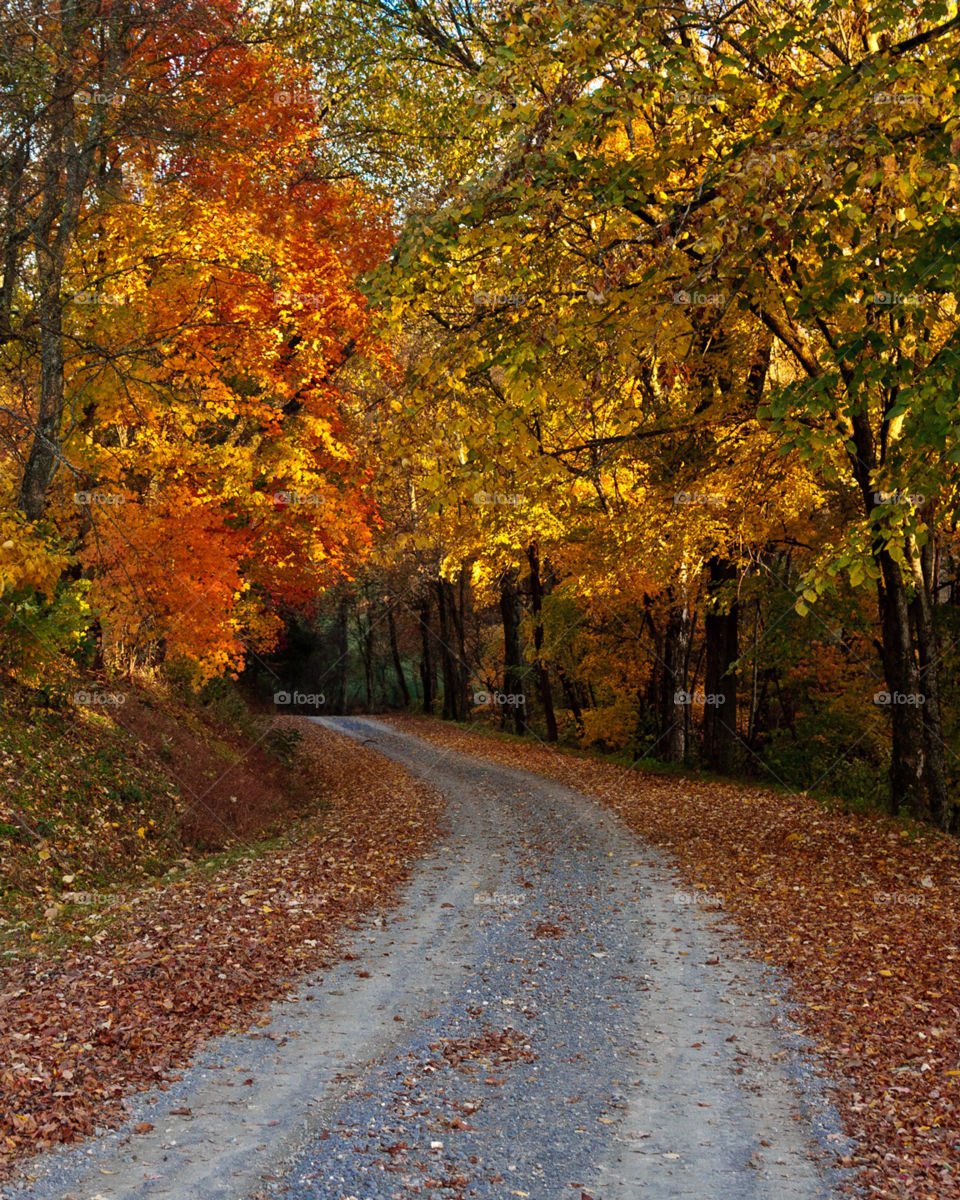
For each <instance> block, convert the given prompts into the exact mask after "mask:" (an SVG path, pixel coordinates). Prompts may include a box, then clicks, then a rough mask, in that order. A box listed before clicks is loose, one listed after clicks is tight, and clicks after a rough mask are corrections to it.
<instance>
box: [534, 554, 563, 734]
mask: <svg viewBox="0 0 960 1200" xmlns="http://www.w3.org/2000/svg"><path fill="white" fill-rule="evenodd" d="M527 561H528V562H529V563H530V603H531V606H532V608H533V620H534V625H533V645H534V649H535V650H536V652H537V657H536V671H537V683H538V685H539V690H540V703H541V704H542V705H543V719H544V722H545V724H546V727H547V741H548V742H555V741H556V740H557V715H556V713H555V712H554V710H553V691H552V689H551V687H550V671H549V669H548V668H547V664H546V663H545V662H544V660H543V583H542V581H541V579H540V553H539V550H538V548H537V544H536V542H531V543H530V545H529V546H528V547H527Z"/></svg>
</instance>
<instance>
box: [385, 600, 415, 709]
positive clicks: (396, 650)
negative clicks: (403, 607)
mask: <svg viewBox="0 0 960 1200" xmlns="http://www.w3.org/2000/svg"><path fill="white" fill-rule="evenodd" d="M387 628H388V631H389V633H390V655H391V657H392V658H393V669H394V670H395V671H396V673H397V683H398V684H399V685H400V698H401V700H402V701H403V707H404V708H409V707H410V689H409V688H408V687H407V677H406V675H405V674H404V671H403V660H402V659H401V658H400V647H399V646H398V645H397V622H396V621H395V620H394V616H393V605H392V604H391V605H390V607H389V608H388V609H387Z"/></svg>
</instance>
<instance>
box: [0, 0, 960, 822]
mask: <svg viewBox="0 0 960 1200" xmlns="http://www.w3.org/2000/svg"><path fill="white" fill-rule="evenodd" d="M0 20H2V34H3V38H4V54H3V65H2V68H0V69H2V72H3V76H2V79H0V105H2V109H3V115H2V118H0V119H2V123H3V149H2V158H0V213H2V217H0V221H2V243H3V244H2V249H0V262H2V264H3V282H2V285H0V314H2V319H0V328H2V331H3V339H2V353H3V364H2V373H0V386H2V388H3V396H2V398H0V418H2V421H0V482H2V486H3V492H2V502H3V507H2V511H0V521H2V523H3V529H2V530H0V534H2V541H0V587H2V588H3V592H2V596H0V601H2V604H3V610H2V611H3V614H4V616H3V629H2V639H3V646H2V652H3V655H4V658H5V660H6V662H7V663H8V664H10V669H11V670H16V671H18V672H19V673H20V674H22V675H24V676H26V675H27V674H29V673H30V672H33V674H34V676H35V677H36V678H38V679H39V678H41V677H42V676H43V673H44V672H45V671H46V672H49V670H50V669H51V668H50V666H49V664H50V661H51V659H52V657H53V656H57V657H58V661H59V660H62V659H63V658H64V656H67V657H69V659H70V660H71V661H72V662H73V663H74V664H76V666H77V667H78V669H89V670H106V671H108V672H119V673H122V672H129V671H139V672H152V673H157V674H166V675H171V674H172V675H175V676H179V677H185V678H188V679H190V680H192V681H193V682H194V683H195V685H196V686H203V684H204V683H205V682H207V681H209V680H212V679H215V678H217V677H220V676H223V675H239V676H241V678H242V679H243V680H244V682H247V683H251V684H254V685H257V686H260V687H261V688H262V689H263V690H264V692H265V694H267V695H269V694H270V693H271V692H272V693H273V695H274V696H280V697H281V698H285V697H287V696H288V695H289V694H290V692H291V689H293V690H294V691H296V690H297V689H300V691H302V692H303V693H304V694H305V695H310V696H313V697H315V698H316V697H319V696H322V697H323V700H322V704H323V705H324V706H325V707H326V708H327V710H331V709H332V710H334V711H338V710H346V709H350V708H354V709H357V708H359V709H368V710H369V709H372V710H379V709H381V708H385V707H399V708H408V707H409V708H421V709H423V710H425V711H428V712H431V713H434V714H436V715H439V716H444V717H447V718H448V719H453V720H462V721H488V722H492V723H496V724H500V725H501V726H504V727H507V728H509V729H511V730H513V731H515V732H518V733H528V734H529V735H530V736H535V737H538V738H541V739H543V740H545V741H548V742H552V741H565V742H571V743H575V744H579V745H582V746H596V747H599V748H601V749H605V750H611V751H617V752H621V753H623V754H624V755H626V756H627V759H628V761H632V760H633V759H642V760H646V759H649V758H654V759H658V760H661V761H663V762H665V763H686V764H688V765H700V766H705V767H708V768H710V769H713V770H718V771H725V772H736V773H738V774H742V773H751V774H753V775H755V776H757V777H758V778H761V779H763V780H764V781H765V782H775V783H779V784H781V785H784V786H787V787H802V788H809V789H813V790H819V791H823V792H825V793H828V794H834V795H841V796H844V797H846V798H848V799H850V800H852V801H864V800H865V801H867V802H879V803H882V804H884V805H885V806H887V807H889V808H890V809H891V810H892V811H894V812H900V811H902V812H905V813H906V814H908V815H911V816H913V817H917V818H920V819H923V820H928V821H932V822H934V823H936V824H938V825H940V826H941V827H944V828H954V827H955V826H956V824H957V811H958V804H960V791H958V778H960V772H958V765H960V758H958V755H960V730H958V728H957V724H958V716H960V712H958V705H957V699H956V693H957V688H956V684H957V675H958V669H960V663H958V660H957V653H956V639H957V634H958V631H960V605H958V599H960V591H958V576H957V567H958V558H960V546H958V538H957V480H958V464H960V440H958V432H960V404H958V387H957V377H958V363H960V358H958V354H960V339H958V314H957V302H956V297H957V263H958V255H960V249H958V247H960V227H958V226H960V217H958V206H957V199H958V182H960V129H958V112H960V107H958V105H957V86H958V63H960V41H958V35H960V17H958V14H957V8H956V3H955V0H950V2H943V0H933V2H929V3H928V2H921V3H917V4H914V5H911V6H909V7H906V8H905V7H903V6H901V5H898V4H896V3H892V2H887V0H881V2H880V3H871V4H867V3H866V2H865V0H840V3H835V2H834V3H825V2H823V3H821V2H814V0H803V2H801V3H789V4H786V3H779V2H776V0H775V2H773V3H770V2H769V0H765V2H764V3H760V2H759V0H746V2H744V3H737V4H723V3H717V4H714V3H709V4H705V5H693V4H686V3H682V2H681V3H679V4H653V5H647V6H640V5H624V4H619V3H611V2H608V0H577V2H575V3H574V2H561V0H545V2H544V3H528V4H520V5H514V4H504V3H477V2H474V0H423V2H422V3H418V4H407V3H402V4H398V3H395V2H394V0H336V2H334V0H315V2H314V3H309V4H306V5H304V4H298V5H289V6H287V5H283V4H280V5H276V6H267V7H264V6H250V7H249V8H245V7H244V6H243V5H242V4H237V3H234V2H232V0H231V2H230V3H226V2H222V3H220V2H217V3H213V4H211V3H206V2H204V3H201V4H197V5H190V4H188V5H184V4H179V3H178V4H169V5H164V4H162V3H149V4H133V5H131V4H127V5H123V6H114V5H112V4H111V5H103V4H102V3H99V2H97V3H92V2H91V0H78V2H76V3H70V4H61V5H59V6H54V7H50V8H44V9H42V10H36V9H34V8H33V6H30V5H27V4H24V3H22V0H18V2H17V3H13V4H8V5H6V6H5V8H4V10H3V15H2V18H0ZM282 702H286V701H285V700H283V699H282ZM317 703H319V701H317Z"/></svg>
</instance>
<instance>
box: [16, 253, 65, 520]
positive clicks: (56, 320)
mask: <svg viewBox="0 0 960 1200" xmlns="http://www.w3.org/2000/svg"><path fill="white" fill-rule="evenodd" d="M40 284H41V296H40V403H39V409H38V412H37V424H36V428H35V429H34V434H33V442H32V444H31V446H30V454H29V457H28V458H27V465H26V468H25V469H24V472H23V479H22V481H21V484H20V499H19V506H20V509H21V511H22V512H23V514H24V516H25V517H27V519H28V520H30V521H38V520H39V519H40V517H42V516H43V510H44V508H45V506H46V500H47V491H48V489H49V487H50V483H51V481H52V480H53V476H54V474H55V472H56V469H57V464H58V463H59V461H60V432H61V425H62V422H63V403H64V382H63V300H62V298H61V295H60V270H59V265H58V264H51V265H49V266H48V267H47V268H46V269H45V270H44V271H43V273H42V275H41V280H40Z"/></svg>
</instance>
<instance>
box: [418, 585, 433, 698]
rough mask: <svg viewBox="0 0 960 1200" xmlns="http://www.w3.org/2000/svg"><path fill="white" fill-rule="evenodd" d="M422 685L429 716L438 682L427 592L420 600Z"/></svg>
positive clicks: (428, 594)
mask: <svg viewBox="0 0 960 1200" xmlns="http://www.w3.org/2000/svg"><path fill="white" fill-rule="evenodd" d="M419 618H420V686H421V688H422V689H423V711H424V712H425V713H426V714H427V716H431V715H432V714H433V697H434V686H435V683H436V680H435V677H434V667H433V652H432V648H431V645H430V639H431V638H432V637H433V631H432V630H431V628H430V593H429V592H425V593H424V595H423V599H422V600H421V601H420V611H419Z"/></svg>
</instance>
